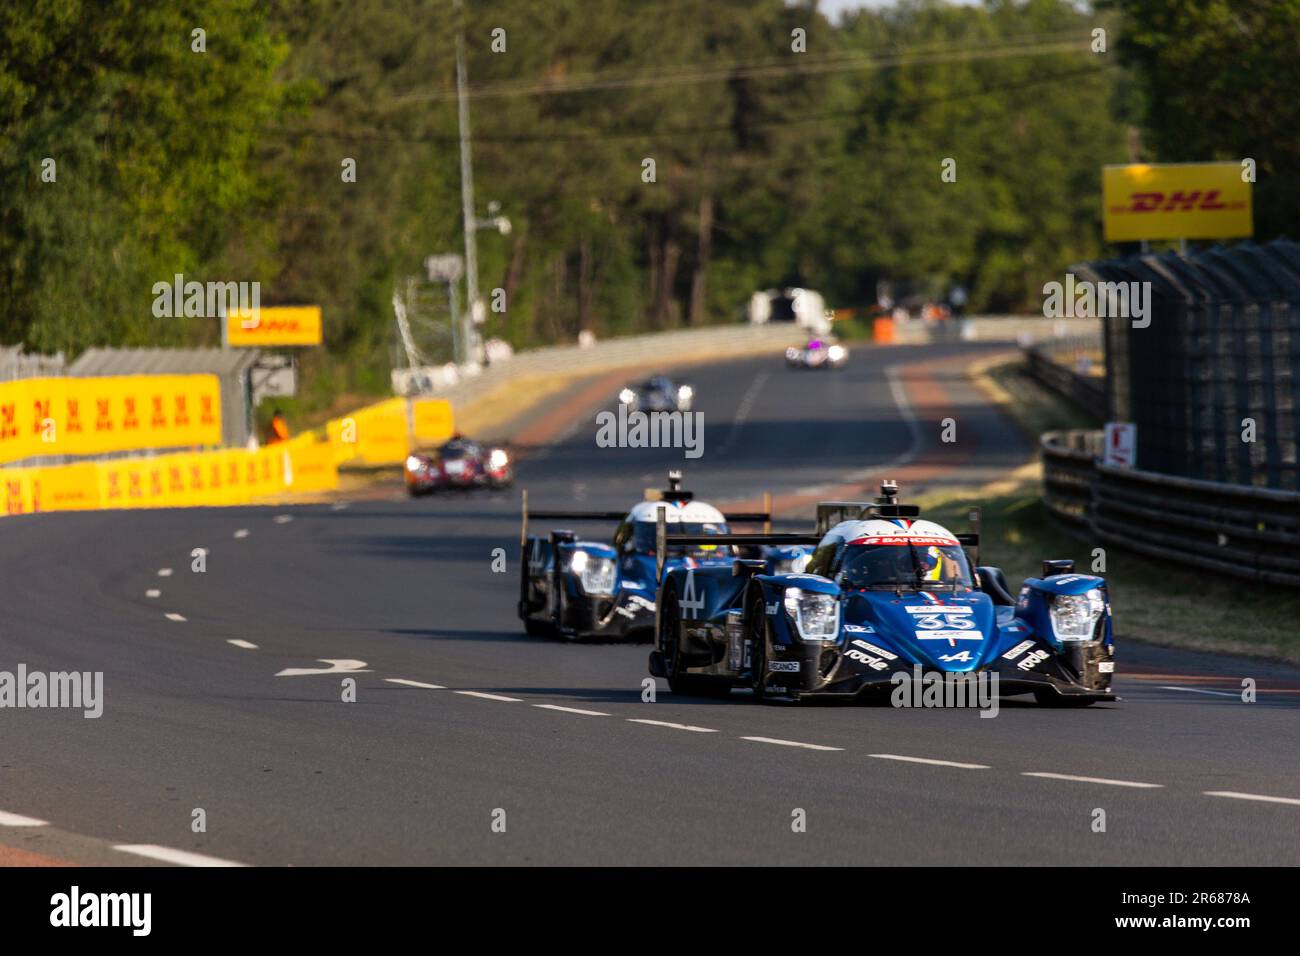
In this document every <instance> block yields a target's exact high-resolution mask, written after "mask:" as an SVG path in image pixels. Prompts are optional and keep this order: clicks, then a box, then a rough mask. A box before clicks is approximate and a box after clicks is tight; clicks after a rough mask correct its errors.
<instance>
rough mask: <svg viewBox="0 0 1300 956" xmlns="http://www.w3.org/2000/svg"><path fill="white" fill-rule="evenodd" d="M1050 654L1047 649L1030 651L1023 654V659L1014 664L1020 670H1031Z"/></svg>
mask: <svg viewBox="0 0 1300 956" xmlns="http://www.w3.org/2000/svg"><path fill="white" fill-rule="evenodd" d="M1051 656H1052V655H1051V654H1050V653H1049V652H1047V651H1030V652H1029V653H1028V654H1026V655H1025V659H1024V660H1023V661H1021V662H1020V663H1019V664H1017V665H1016V666H1017V667H1019V668H1020V669H1021V670H1022V671H1031V670H1033V669H1034V668H1035V667H1037V666H1038V665H1039V664H1041V663H1042V662H1043V661H1045V660H1047V659H1048V658H1049V657H1051Z"/></svg>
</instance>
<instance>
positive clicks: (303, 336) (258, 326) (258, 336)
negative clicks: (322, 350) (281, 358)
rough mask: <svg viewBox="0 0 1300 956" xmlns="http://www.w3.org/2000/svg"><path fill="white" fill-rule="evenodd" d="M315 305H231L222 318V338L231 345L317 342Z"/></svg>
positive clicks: (318, 328)
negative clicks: (241, 309) (242, 309)
mask: <svg viewBox="0 0 1300 956" xmlns="http://www.w3.org/2000/svg"><path fill="white" fill-rule="evenodd" d="M321 337H322V336H321V312H320V306H319V305H276V306H272V305H267V306H262V307H260V308H258V310H257V316H256V318H254V317H253V313H252V310H251V309H250V310H248V311H247V312H243V313H241V312H239V311H238V310H234V309H232V310H231V312H230V314H229V315H228V316H227V318H226V342H227V344H229V345H231V346H237V347H239V346H254V347H261V346H268V345H320V344H321Z"/></svg>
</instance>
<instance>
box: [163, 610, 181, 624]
mask: <svg viewBox="0 0 1300 956" xmlns="http://www.w3.org/2000/svg"><path fill="white" fill-rule="evenodd" d="M166 616H167V620H169V621H179V622H184V620H185V616H184V615H183V614H177V613H176V612H174V611H168V612H167V615H166Z"/></svg>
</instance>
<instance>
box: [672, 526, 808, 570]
mask: <svg viewBox="0 0 1300 956" xmlns="http://www.w3.org/2000/svg"><path fill="white" fill-rule="evenodd" d="M730 517H731V516H728V519H729V520H730ZM736 520H739V519H738V518H737V519H736ZM821 539H822V536H821V535H819V534H801V533H798V532H792V533H784V532H775V533H774V532H771V531H765V532H763V533H762V534H669V533H668V522H667V521H666V520H665V518H664V513H663V512H662V511H660V512H659V514H658V519H657V520H656V522H655V577H656V579H662V578H663V576H664V561H665V560H666V558H667V552H668V546H669V545H673V544H723V545H725V544H741V545H764V544H817V543H818V542H819V541H821Z"/></svg>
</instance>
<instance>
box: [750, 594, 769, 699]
mask: <svg viewBox="0 0 1300 956" xmlns="http://www.w3.org/2000/svg"><path fill="white" fill-rule="evenodd" d="M745 603H746V610H745V638H746V640H748V641H749V688H750V690H752V691H753V692H754V699H755V700H759V701H761V700H763V699H764V698H765V697H767V620H766V618H765V617H764V614H763V600H762V598H761V597H759V596H757V595H751V596H750V597H749V599H748V601H746V602H745Z"/></svg>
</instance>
